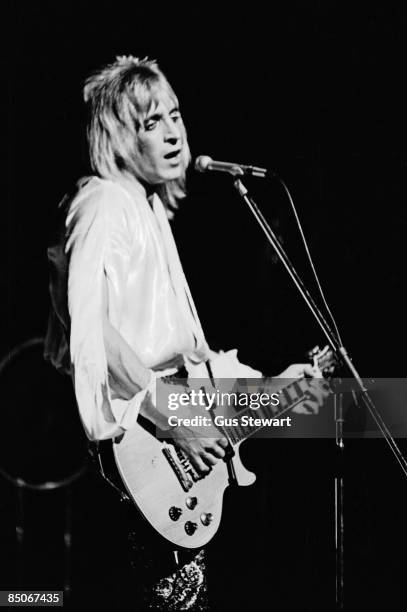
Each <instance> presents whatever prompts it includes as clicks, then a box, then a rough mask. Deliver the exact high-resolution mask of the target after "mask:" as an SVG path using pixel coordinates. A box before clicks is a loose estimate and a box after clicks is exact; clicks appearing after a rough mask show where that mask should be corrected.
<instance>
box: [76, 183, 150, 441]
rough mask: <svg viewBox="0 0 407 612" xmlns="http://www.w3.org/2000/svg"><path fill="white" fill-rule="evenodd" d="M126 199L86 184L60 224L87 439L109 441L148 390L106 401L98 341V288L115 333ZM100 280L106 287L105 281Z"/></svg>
mask: <svg viewBox="0 0 407 612" xmlns="http://www.w3.org/2000/svg"><path fill="white" fill-rule="evenodd" d="M127 198H128V196H127V194H126V192H124V191H123V190H122V189H121V187H120V186H117V185H115V184H114V183H110V182H107V181H106V182H102V181H98V182H97V181H96V180H95V181H91V182H90V184H88V185H86V186H85V187H84V188H83V189H82V191H81V192H80V193H79V195H78V196H77V197H76V198H75V199H74V200H73V201H72V203H71V205H70V207H69V210H68V214H67V218H66V230H67V234H66V235H67V241H66V248H65V251H66V254H67V257H68V261H69V268H68V308H69V315H70V321H71V333H70V354H71V361H72V366H73V379H74V387H75V394H76V400H77V403H78V408H79V412H80V416H81V419H82V422H83V425H84V428H85V431H86V433H87V435H88V437H89V438H90V439H104V438H110V437H114V436H115V435H118V434H119V433H121V432H122V431H123V429H124V428H125V427H126V428H127V427H129V426H131V424H132V423H133V422H135V421H136V419H137V415H138V410H139V407H140V403H141V402H142V401H143V399H144V397H145V395H146V393H147V392H148V391H149V387H150V385H149V386H148V387H147V388H146V389H143V390H142V391H140V393H137V394H136V395H135V396H134V397H133V398H131V399H130V400H123V399H114V400H112V398H111V394H110V390H109V385H108V368H107V358H106V351H105V346H104V339H103V311H102V303H103V301H102V297H103V283H104V282H106V281H107V288H108V298H107V301H108V317H109V320H110V322H111V323H112V325H114V326H115V327H116V328H117V329H118V324H119V319H120V312H121V307H122V301H123V296H124V294H125V287H126V282H127V275H128V270H129V261H130V253H131V248H132V243H133V240H135V239H137V231H140V229H138V230H137V229H136V231H134V227H132V226H131V223H130V219H129V215H128V201H127ZM105 279H106V281H105Z"/></svg>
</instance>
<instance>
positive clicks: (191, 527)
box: [185, 521, 198, 536]
mask: <svg viewBox="0 0 407 612" xmlns="http://www.w3.org/2000/svg"><path fill="white" fill-rule="evenodd" d="M197 529H198V525H197V524H196V523H193V522H192V521H187V522H186V523H185V531H186V533H187V535H189V536H191V535H193V534H194V533H195V531H196V530H197Z"/></svg>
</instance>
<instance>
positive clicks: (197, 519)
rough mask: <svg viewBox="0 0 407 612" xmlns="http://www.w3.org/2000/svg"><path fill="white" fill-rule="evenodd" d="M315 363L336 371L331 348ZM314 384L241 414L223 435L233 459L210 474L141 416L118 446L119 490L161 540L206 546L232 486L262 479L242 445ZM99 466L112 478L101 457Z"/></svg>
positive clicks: (299, 385)
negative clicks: (244, 458) (197, 467)
mask: <svg viewBox="0 0 407 612" xmlns="http://www.w3.org/2000/svg"><path fill="white" fill-rule="evenodd" d="M311 354H312V353H309V355H310V356H311ZM312 358H313V360H314V363H315V364H317V365H318V366H319V368H320V369H321V370H322V372H323V373H327V371H329V370H330V371H332V369H333V366H334V364H335V359H334V356H333V354H332V352H331V351H330V350H328V347H325V349H324V350H322V351H319V349H318V348H316V349H314V353H313V354H312ZM309 380H310V379H307V378H302V379H298V380H295V381H292V382H291V383H290V384H288V385H286V386H284V387H283V388H280V389H279V391H278V395H279V404H278V406H271V405H268V406H265V407H261V409H257V410H254V409H252V408H250V407H247V408H245V409H244V410H241V411H239V412H237V413H236V412H235V413H234V416H235V417H236V416H237V417H239V418H238V419H236V421H237V422H236V424H235V425H233V424H232V425H229V426H227V427H224V428H223V429H222V433H223V434H224V435H225V436H226V437H227V438H228V440H229V443H230V451H231V453H229V456H228V457H226V458H225V460H223V461H222V460H219V461H218V462H217V463H216V465H214V466H213V467H212V468H211V469H210V471H209V472H208V473H205V474H202V473H199V472H198V471H197V470H195V469H194V467H193V466H192V465H191V464H190V462H189V460H188V458H187V456H186V455H185V454H184V452H183V451H182V450H180V449H179V448H177V447H176V446H175V445H174V444H172V443H171V444H170V443H167V442H165V441H163V440H160V439H158V438H157V437H155V435H154V432H155V427H154V426H151V425H152V424H151V423H150V421H147V419H143V417H141V416H140V417H139V419H138V423H137V425H136V426H135V427H134V428H132V429H131V430H128V431H126V432H125V433H124V434H123V435H121V436H120V437H118V438H115V439H114V440H113V456H114V459H115V464H116V467H117V470H118V473H119V476H120V480H117V482H118V484H119V486H118V487H116V488H119V489H120V490H121V493H122V496H123V497H127V498H130V499H131V500H132V501H133V502H134V503H135V504H136V506H137V508H138V510H139V511H140V512H141V514H142V515H143V516H144V517H145V519H147V520H148V521H149V523H150V524H151V525H152V526H153V527H154V529H155V530H156V531H157V532H159V534H161V536H163V537H164V538H166V539H167V540H169V541H170V542H172V543H173V544H174V545H176V546H177V547H185V548H199V547H201V546H204V545H205V544H207V543H208V542H209V541H210V540H211V538H212V537H213V536H214V535H215V533H216V532H217V530H218V528H219V525H220V522H221V516H222V504H223V495H224V492H225V489H226V487H227V486H228V485H229V484H230V483H231V482H235V483H237V484H238V485H241V486H247V485H250V484H252V483H253V482H254V481H255V479H256V476H255V475H254V474H253V473H252V472H249V471H248V470H246V468H245V467H244V466H243V464H242V462H241V460H240V457H239V446H240V444H241V443H242V442H243V441H244V440H245V439H246V438H248V437H249V436H251V435H253V434H254V433H256V432H257V431H258V430H259V429H260V428H261V426H259V424H258V423H259V420H260V421H262V422H263V420H262V419H259V417H263V418H264V417H270V418H273V419H278V418H279V417H280V415H282V414H284V413H288V412H289V410H291V409H292V408H293V407H294V406H296V405H297V404H299V403H301V402H302V401H304V400H305V399H306V398H307V394H308V393H309ZM215 412H216V411H215ZM242 416H247V417H248V418H247V419H243V418H241V417H242ZM250 416H253V419H250V418H249V417H250ZM256 419H257V421H256ZM243 423H245V424H244V425H243ZM109 442H111V441H109ZM99 460H100V462H101V467H102V474H103V475H104V476H105V477H106V472H107V471H106V470H105V466H104V465H103V459H102V458H101V456H99ZM107 479H108V480H109V478H107ZM110 482H111V484H114V483H113V482H112V480H110ZM120 485H121V486H120ZM123 485H124V488H123ZM114 486H116V485H114Z"/></svg>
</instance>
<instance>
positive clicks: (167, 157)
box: [164, 149, 181, 161]
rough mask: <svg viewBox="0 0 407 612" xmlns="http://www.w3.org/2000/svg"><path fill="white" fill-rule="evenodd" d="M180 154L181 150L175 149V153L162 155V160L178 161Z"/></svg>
mask: <svg viewBox="0 0 407 612" xmlns="http://www.w3.org/2000/svg"><path fill="white" fill-rule="evenodd" d="M180 153H181V149H176V150H175V151H171V152H170V153H166V154H165V155H164V159H175V160H176V161H179V159H177V158H180Z"/></svg>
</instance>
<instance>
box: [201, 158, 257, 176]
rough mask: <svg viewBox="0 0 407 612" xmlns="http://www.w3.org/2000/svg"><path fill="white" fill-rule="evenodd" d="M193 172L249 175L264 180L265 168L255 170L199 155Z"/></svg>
mask: <svg viewBox="0 0 407 612" xmlns="http://www.w3.org/2000/svg"><path fill="white" fill-rule="evenodd" d="M195 170H198V171H199V172H207V171H208V170H212V171H215V172H229V174H233V175H234V176H242V175H244V174H249V175H251V176H257V177H259V178H265V176H266V174H267V169H266V168H257V167H256V166H245V165H243V164H234V163H232V162H222V161H215V160H214V159H212V158H211V157H209V156H208V155H200V156H199V157H197V158H196V160H195Z"/></svg>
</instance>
